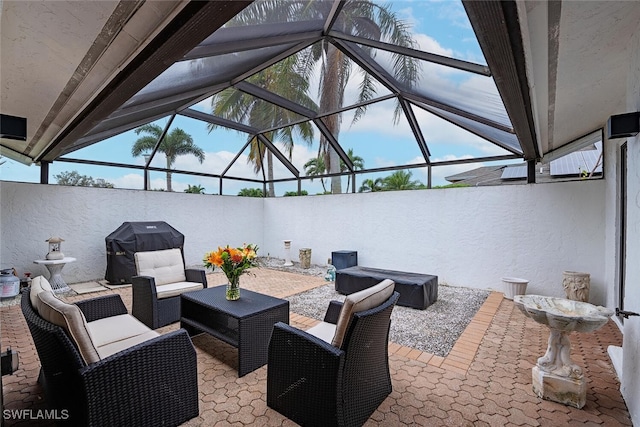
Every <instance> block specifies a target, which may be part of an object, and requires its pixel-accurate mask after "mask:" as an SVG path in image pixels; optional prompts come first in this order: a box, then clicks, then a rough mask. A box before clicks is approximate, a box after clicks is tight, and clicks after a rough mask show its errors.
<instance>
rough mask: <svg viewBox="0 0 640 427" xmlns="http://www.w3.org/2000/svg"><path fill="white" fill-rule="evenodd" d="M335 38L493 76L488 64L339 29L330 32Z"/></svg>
mask: <svg viewBox="0 0 640 427" xmlns="http://www.w3.org/2000/svg"><path fill="white" fill-rule="evenodd" d="M328 35H329V36H330V37H332V38H334V39H339V40H344V41H349V42H353V43H358V44H361V45H364V46H369V47H373V48H376V49H382V50H385V51H387V52H392V53H398V54H400V55H405V56H409V57H411V58H416V59H421V60H423V61H428V62H431V63H434V64H439V65H444V66H446V67H451V68H456V69H458V70H462V71H468V72H470V73H474V74H480V75H482V76H487V77H490V76H491V70H489V67H487V66H486V65H480V64H475V63H473V62H468V61H463V60H461V59H455V58H449V57H446V56H442V55H437V54H435V53H429V52H423V51H421V50H416V49H411V48H408V47H403V46H396V45H394V44H390V43H384V42H381V41H378V40H372V39H365V38H363V37H358V36H352V35H349V34H345V33H340V32H338V31H331V32H330V33H329V34H328Z"/></svg>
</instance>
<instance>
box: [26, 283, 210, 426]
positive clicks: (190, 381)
mask: <svg viewBox="0 0 640 427" xmlns="http://www.w3.org/2000/svg"><path fill="white" fill-rule="evenodd" d="M21 308H22V313H23V314H24V317H25V319H26V321H27V325H28V326H29V330H30V331H31V336H32V337H33V341H34V344H35V347H36V351H37V353H38V357H39V359H40V365H41V369H40V376H39V378H38V381H39V382H40V383H41V385H42V386H43V388H44V391H45V397H46V403H47V405H48V406H49V409H50V410H53V411H54V412H52V413H54V414H55V416H56V418H57V422H58V423H60V424H63V425H73V426H124V425H131V426H134V425H135V426H159V425H162V426H173V425H179V424H182V423H184V422H185V421H187V420H189V419H191V418H193V417H196V416H198V413H199V408H198V378H197V362H196V352H195V349H194V347H193V344H192V342H191V339H190V338H189V335H188V334H187V332H186V331H185V330H184V329H180V330H178V331H173V332H169V333H167V334H164V335H160V334H158V333H157V332H155V331H153V330H151V329H149V328H148V327H146V326H145V325H143V324H142V323H141V322H139V321H138V320H137V319H136V318H134V317H133V316H131V315H129V314H127V309H126V307H125V306H124V304H123V302H122V300H121V298H120V296H119V295H108V296H104V297H98V298H93V299H88V300H84V301H80V302H77V303H76V304H69V303H66V302H64V301H62V300H60V299H58V298H57V297H56V296H55V295H54V294H53V292H52V291H51V286H50V285H49V283H48V282H47V280H46V279H45V278H43V277H41V276H39V277H36V278H34V279H33V281H32V284H31V286H30V287H29V288H26V289H24V290H23V291H22V301H21Z"/></svg>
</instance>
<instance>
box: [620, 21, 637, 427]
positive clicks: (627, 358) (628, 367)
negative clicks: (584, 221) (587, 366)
mask: <svg viewBox="0 0 640 427" xmlns="http://www.w3.org/2000/svg"><path fill="white" fill-rule="evenodd" d="M628 50H629V54H630V55H631V61H630V64H631V67H630V69H629V72H628V75H627V82H628V83H627V110H626V112H632V111H640V23H638V26H637V29H636V31H635V32H634V33H633V37H632V38H631V41H630V42H629V46H628ZM627 155H628V163H627V173H628V177H627V262H626V270H627V271H626V278H625V299H624V308H625V310H628V311H634V312H636V313H640V263H639V262H638V261H639V260H640V135H638V136H636V137H634V138H628V139H627ZM623 331H624V341H623V345H622V352H623V369H622V372H623V374H622V378H621V379H620V380H621V382H622V387H621V390H622V395H623V397H624V399H625V401H626V403H627V407H628V408H629V413H630V414H631V419H632V421H633V423H634V425H640V381H638V378H640V316H638V317H630V318H629V319H626V320H625V321H624V328H623Z"/></svg>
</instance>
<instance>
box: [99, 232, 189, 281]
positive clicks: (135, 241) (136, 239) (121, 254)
mask: <svg viewBox="0 0 640 427" xmlns="http://www.w3.org/2000/svg"><path fill="white" fill-rule="evenodd" d="M105 242H106V244H107V272H106V274H105V279H107V281H108V282H109V283H111V284H115V285H119V284H123V283H131V276H135V275H136V263H135V260H134V258H133V254H134V253H136V252H143V251H157V250H161V249H173V248H180V251H182V250H183V246H184V235H183V234H182V233H180V232H179V231H178V230H176V229H175V228H173V227H172V226H170V225H169V224H167V223H166V222H163V221H151V222H124V223H122V225H121V226H120V227H118V228H117V229H116V230H115V231H114V232H113V233H111V234H109V235H108V236H107V237H106V238H105ZM183 256H184V254H183Z"/></svg>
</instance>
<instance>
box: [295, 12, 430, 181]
mask: <svg viewBox="0 0 640 427" xmlns="http://www.w3.org/2000/svg"><path fill="white" fill-rule="evenodd" d="M318 3H320V4H319V5H318V7H331V4H327V3H325V2H318ZM316 4H317V3H316ZM340 17H341V18H342V19H340V20H339V21H337V22H338V24H339V25H340V27H339V28H335V27H334V30H337V31H340V32H343V33H345V34H349V35H354V36H360V37H363V38H367V39H373V40H381V39H384V40H388V41H389V43H391V44H394V45H397V46H402V47H408V48H414V47H415V45H416V43H415V41H414V40H413V38H412V36H411V32H410V30H409V26H408V24H406V23H404V22H403V21H401V20H400V19H398V17H397V16H396V15H395V13H393V12H392V11H390V10H389V7H388V6H386V5H379V4H375V3H373V2H371V1H368V0H364V1H361V0H347V1H345V3H344V7H343V9H342V11H341V14H340ZM362 49H363V50H365V51H368V52H369V54H371V55H375V53H374V52H373V50H372V49H370V48H368V47H365V46H363V47H362ZM308 59H311V60H309V61H307V64H308V66H309V67H312V69H313V68H315V67H316V63H317V62H320V63H321V71H320V73H321V75H320V87H319V93H320V111H335V110H336V109H338V108H340V107H342V104H343V102H344V91H345V88H346V86H347V83H348V82H349V79H350V77H351V76H352V74H351V71H352V62H351V61H350V60H349V58H347V57H346V56H345V54H344V53H343V52H342V51H340V50H338V49H337V48H336V47H335V46H334V45H333V44H331V43H329V41H328V40H326V39H324V40H323V41H322V43H320V45H318V46H316V47H315V49H312V50H311V52H310V55H309V58H308ZM393 70H394V74H395V77H396V78H398V79H399V80H400V81H401V82H402V83H404V84H405V85H408V86H412V85H414V84H415V82H416V81H417V79H418V61H417V60H416V59H413V58H410V57H408V56H404V55H399V54H393ZM361 75H362V80H361V81H360V83H359V89H360V92H359V94H358V102H362V101H367V100H370V99H372V98H373V97H374V95H375V94H376V87H375V83H374V80H373V78H372V77H371V76H370V75H369V74H368V73H366V72H365V73H362V74H361ZM366 108H367V107H366V106H363V107H359V108H358V109H357V110H356V113H355V115H354V119H353V120H354V122H355V121H357V120H358V119H359V118H360V117H362V115H363V114H364V113H365V111H366ZM400 112H401V107H400V105H399V104H398V105H397V106H396V111H395V114H394V122H396V123H397V120H398V119H399V117H400ZM323 121H324V122H325V124H326V126H327V128H328V129H329V131H330V132H331V133H332V135H333V136H334V138H336V139H338V135H339V133H340V125H341V116H340V114H336V115H333V116H330V117H325V118H324V119H323ZM320 144H321V146H322V148H323V151H324V153H325V164H326V165H327V170H328V171H329V172H330V173H336V172H338V171H339V170H340V162H339V156H338V154H337V153H336V151H335V150H334V149H333V148H332V147H331V146H330V145H329V142H328V141H327V140H326V138H324V137H321V139H320ZM331 192H332V193H341V192H342V188H341V179H340V176H334V177H332V178H331Z"/></svg>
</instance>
